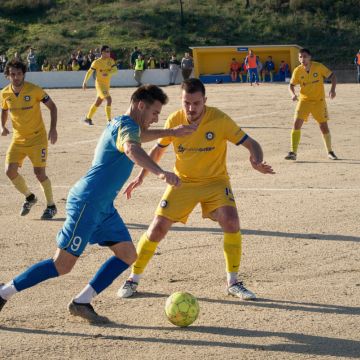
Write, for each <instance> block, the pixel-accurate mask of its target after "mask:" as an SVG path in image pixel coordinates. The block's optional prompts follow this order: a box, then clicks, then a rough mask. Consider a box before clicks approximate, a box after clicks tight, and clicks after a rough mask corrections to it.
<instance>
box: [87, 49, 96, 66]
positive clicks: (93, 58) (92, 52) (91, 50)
mask: <svg viewBox="0 0 360 360" xmlns="http://www.w3.org/2000/svg"><path fill="white" fill-rule="evenodd" d="M88 59H89V62H90V64H91V63H92V62H93V61H94V60H95V54H94V51H93V49H90V50H89V54H88Z"/></svg>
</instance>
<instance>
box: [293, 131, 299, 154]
mask: <svg viewBox="0 0 360 360" xmlns="http://www.w3.org/2000/svg"><path fill="white" fill-rule="evenodd" d="M300 137H301V130H294V129H293V130H292V131H291V151H292V152H294V153H295V154H296V153H297V149H298V146H299V143H300Z"/></svg>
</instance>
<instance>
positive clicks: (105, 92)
mask: <svg viewBox="0 0 360 360" xmlns="http://www.w3.org/2000/svg"><path fill="white" fill-rule="evenodd" d="M95 87H96V95H97V97H99V98H101V99H105V98H107V97H109V96H110V85H106V84H98V83H97V84H96V86H95Z"/></svg>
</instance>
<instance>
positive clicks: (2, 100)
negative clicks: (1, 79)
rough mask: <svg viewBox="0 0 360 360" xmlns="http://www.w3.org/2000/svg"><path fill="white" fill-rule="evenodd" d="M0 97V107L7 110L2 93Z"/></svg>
mask: <svg viewBox="0 0 360 360" xmlns="http://www.w3.org/2000/svg"><path fill="white" fill-rule="evenodd" d="M0 97H1V109H2V110H9V107H8V105H7V102H6V100H5V98H4V95H3V93H1V94H0Z"/></svg>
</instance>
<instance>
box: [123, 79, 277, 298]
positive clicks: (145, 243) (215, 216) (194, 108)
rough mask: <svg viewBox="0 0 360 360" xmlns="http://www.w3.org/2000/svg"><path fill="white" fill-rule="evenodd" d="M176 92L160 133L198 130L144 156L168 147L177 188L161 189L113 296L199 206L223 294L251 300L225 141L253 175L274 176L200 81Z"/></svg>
mask: <svg viewBox="0 0 360 360" xmlns="http://www.w3.org/2000/svg"><path fill="white" fill-rule="evenodd" d="M181 88H182V110H179V111H176V112H175V113H173V114H171V115H170V116H169V117H168V119H167V121H166V124H165V128H166V129H172V128H174V127H176V126H179V125H187V124H196V125H197V126H198V128H197V130H196V131H195V132H194V133H193V134H191V135H189V136H186V137H184V138H182V139H176V138H174V137H171V136H169V137H164V138H162V139H161V140H160V141H159V142H158V144H157V145H155V146H154V147H153V148H152V150H151V151H150V157H151V158H152V159H153V160H154V161H156V162H159V161H160V159H161V157H162V156H163V154H164V152H165V149H166V147H167V146H168V145H170V144H171V143H172V145H173V149H174V151H175V155H176V162H175V173H176V174H177V175H178V176H179V178H180V179H181V182H182V184H181V186H180V187H177V188H174V187H170V186H169V187H167V189H166V191H165V193H164V195H163V197H162V198H161V201H160V204H159V206H158V208H157V210H156V215H155V218H154V220H153V222H152V223H151V225H150V226H149V228H148V230H147V231H146V232H145V233H144V234H143V235H142V236H141V238H140V241H139V243H138V245H137V253H138V259H137V260H136V262H135V263H134V265H133V267H132V272H131V274H130V277H129V279H128V280H127V281H126V282H125V284H124V285H123V286H122V287H121V288H120V289H119V291H118V296H120V297H123V298H127V297H130V296H132V295H133V294H134V293H135V292H136V291H137V287H138V284H139V281H140V277H141V275H142V273H143V272H144V270H145V267H146V266H147V264H148V263H149V261H150V259H151V258H152V257H153V255H154V253H155V251H156V248H157V246H158V244H159V242H160V241H161V240H162V239H163V238H164V237H165V235H166V234H167V232H168V231H169V230H170V228H171V226H172V224H174V223H175V222H182V223H186V221H187V219H188V217H189V215H190V213H191V212H192V211H193V209H194V208H195V206H196V205H197V204H199V203H200V204H201V207H202V213H203V217H204V218H210V219H211V220H214V221H216V222H218V223H219V225H220V226H221V228H222V229H223V231H224V255H225V262H226V273H227V292H228V293H229V294H231V295H234V296H238V297H240V298H242V299H245V300H251V299H255V297H256V296H255V294H254V293H253V292H251V291H250V290H248V289H246V288H245V286H244V285H243V283H242V282H241V281H239V280H238V274H237V273H238V270H239V266H240V258H241V241H242V240H241V233H240V223H239V217H238V212H237V209H236V204H235V197H234V195H233V193H232V190H231V185H230V181H229V175H228V173H227V169H226V148H227V142H228V141H230V142H231V143H233V144H235V145H242V146H244V147H245V148H247V149H248V150H249V152H250V163H251V165H252V167H253V168H254V169H255V170H257V171H259V172H261V173H263V174H273V173H274V172H273V170H272V168H271V166H270V165H267V164H266V163H265V162H263V152H262V150H261V147H260V145H259V144H258V143H257V142H256V141H255V140H253V139H252V138H250V137H249V136H248V135H247V134H245V132H244V131H243V130H242V129H241V128H240V127H239V126H238V125H237V124H236V123H235V122H234V121H233V120H232V119H231V118H230V117H229V116H227V115H226V114H224V113H223V112H221V111H220V110H218V109H217V108H214V107H208V106H205V103H206V97H205V87H204V85H203V84H202V82H201V81H200V80H198V79H188V80H185V81H184V82H183V83H182V85H181ZM147 174H148V171H146V170H143V171H141V172H140V174H139V175H138V176H137V177H136V178H135V179H134V180H133V181H132V182H131V183H130V184H129V185H128V186H127V187H126V189H125V193H126V195H127V197H128V198H130V197H131V194H132V191H133V190H134V189H135V188H137V187H138V186H140V185H141V184H142V182H143V181H144V178H145V176H146V175H147Z"/></svg>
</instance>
